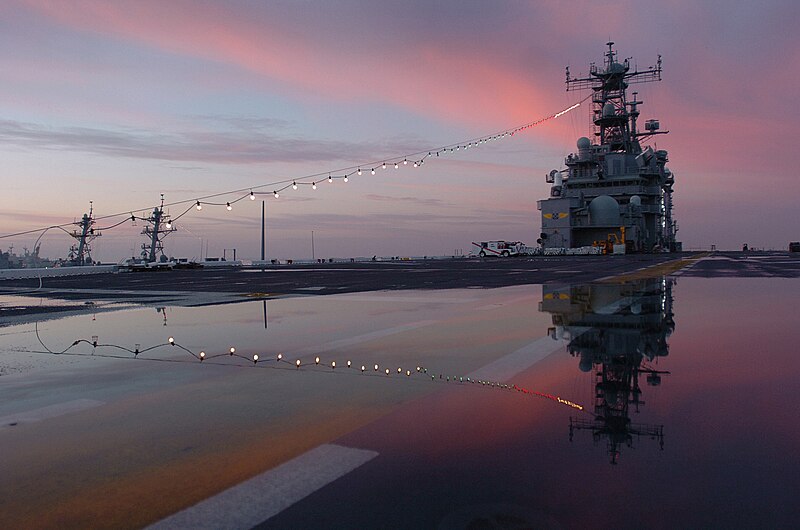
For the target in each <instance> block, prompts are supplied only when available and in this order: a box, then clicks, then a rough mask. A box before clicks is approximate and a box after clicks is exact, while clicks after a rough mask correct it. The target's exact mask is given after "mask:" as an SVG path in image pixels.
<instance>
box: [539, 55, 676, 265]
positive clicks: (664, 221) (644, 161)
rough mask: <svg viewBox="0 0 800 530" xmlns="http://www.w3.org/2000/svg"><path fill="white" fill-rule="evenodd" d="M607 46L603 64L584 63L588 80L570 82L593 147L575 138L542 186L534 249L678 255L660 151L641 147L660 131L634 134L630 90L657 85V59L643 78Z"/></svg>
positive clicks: (654, 127)
mask: <svg viewBox="0 0 800 530" xmlns="http://www.w3.org/2000/svg"><path fill="white" fill-rule="evenodd" d="M613 45H614V43H613V42H608V43H607V46H608V50H607V51H606V53H605V59H604V64H603V66H602V67H599V66H597V65H595V64H594V63H592V64H591V65H590V69H589V76H588V77H571V76H570V72H569V67H567V71H566V85H567V91H574V90H591V91H592V94H591V101H592V112H593V123H594V136H595V140H596V141H595V142H593V141H592V140H590V139H589V138H586V137H582V138H580V139H578V142H577V148H578V150H577V153H572V154H569V155H568V156H567V157H566V159H565V165H566V169H561V170H557V169H554V170H553V171H551V172H550V173H549V174H548V175H547V176H546V180H547V182H548V183H551V184H552V186H551V188H550V197H549V198H548V199H544V200H541V201H539V202H538V208H539V210H540V211H541V215H542V231H541V236H540V239H539V241H538V242H539V243H540V244H541V246H542V248H543V249H545V251H547V250H548V249H569V248H578V247H602V248H603V249H604V250H607V251H612V249H613V251H618V252H621V251H625V252H653V251H679V250H681V244H680V243H679V242H677V241H676V239H675V235H676V233H677V230H678V227H677V224H676V223H675V221H674V219H673V217H672V189H673V185H674V183H675V176H674V175H673V173H672V172H671V171H670V170H669V169H668V168H667V166H666V164H667V161H668V158H667V151H665V150H657V149H653V147H651V146H649V145H648V146H646V147H643V145H642V144H643V143H646V142H647V141H648V140H650V139H651V138H653V137H654V136H656V135H659V134H666V133H667V132H668V131H661V130H660V124H659V122H658V120H654V119H650V120H647V121H646V122H645V123H644V131H640V130H639V125H638V123H637V122H638V119H639V105H641V104H642V101H641V100H639V99H638V98H637V96H638V93H637V92H632V97H629V96H628V87H629V86H630V85H632V84H638V83H648V82H654V81H660V80H661V56H659V57H658V61H657V63H656V64H655V65H654V66H651V67H649V68H647V69H646V70H639V69H637V68H635V67H634V68H632V67H631V64H630V59H624V60H622V61H620V60H619V59H618V57H617V52H616V51H615V50H614V48H613Z"/></svg>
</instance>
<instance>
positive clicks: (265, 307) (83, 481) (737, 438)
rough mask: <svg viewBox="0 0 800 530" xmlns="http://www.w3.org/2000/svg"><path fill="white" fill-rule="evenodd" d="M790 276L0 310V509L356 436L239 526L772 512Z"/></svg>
mask: <svg viewBox="0 0 800 530" xmlns="http://www.w3.org/2000/svg"><path fill="white" fill-rule="evenodd" d="M798 295H800V284H798V282H797V281H796V280H795V279H781V278H770V279H758V278H757V279H744V278H732V279H731V278H724V279H703V278H692V277H685V276H684V277H681V278H678V279H677V280H676V279H670V278H667V279H660V278H659V279H651V280H638V281H632V282H629V283H626V284H622V285H620V284H613V283H606V284H591V285H575V286H563V287H555V286H520V287H509V288H502V289H463V290H446V291H405V292H391V293H389V292H374V293H360V294H347V295H335V296H326V297H313V296H310V297H306V298H291V299H283V300H271V301H269V302H266V303H265V302H264V301H261V300H256V301H252V302H244V303H240V304H229V305H222V306H209V307H201V308H177V307H165V308H159V310H156V309H146V310H142V309H137V310H126V311H119V312H98V313H96V314H95V313H92V312H91V311H89V312H84V313H82V314H79V315H76V316H69V317H66V318H62V319H51V320H47V321H43V322H41V323H39V324H37V325H34V324H22V325H16V326H6V327H2V328H0V369H2V370H3V372H2V373H3V374H4V375H2V376H0V420H2V421H0V449H1V450H2V454H3V455H4V458H3V459H2V460H0V526H3V527H19V526H23V525H28V526H51V527H53V526H61V527H64V526H67V527H69V526H72V527H82V526H87V525H90V524H97V523H98V522H99V523H101V524H102V525H103V526H107V527H139V526H143V525H147V524H150V523H153V522H156V521H158V520H160V519H162V518H164V517H166V516H169V515H170V514H172V513H174V512H176V511H178V510H180V509H183V508H186V507H188V506H191V505H192V504H194V503H196V502H198V501H200V500H202V499H205V498H208V497H213V496H214V495H216V494H218V493H219V492H221V491H223V490H225V489H227V488H229V487H231V486H234V485H236V484H239V483H241V482H242V481H243V480H245V479H247V478H249V477H251V476H254V475H258V474H259V473H262V472H264V471H267V470H269V469H271V468H274V467H275V466H277V465H279V464H281V463H283V462H287V461H290V460H292V459H293V458H295V457H297V456H298V455H301V454H303V453H306V452H307V451H309V450H311V449H313V448H315V447H317V446H319V445H320V444H326V443H335V444H337V445H341V446H343V447H350V448H358V449H365V450H369V451H373V452H375V453H377V455H378V456H376V457H375V458H374V459H372V460H370V461H368V462H367V463H365V464H363V465H361V466H360V467H358V468H356V469H354V470H352V471H350V472H348V473H346V474H344V475H343V476H341V477H339V478H338V479H336V480H334V481H333V482H331V483H329V484H327V485H326V486H324V487H322V488H320V489H317V490H316V491H315V492H314V493H312V494H311V495H309V496H308V497H305V498H303V499H302V500H299V501H298V502H296V503H295V504H293V505H292V506H290V507H289V508H288V509H285V510H284V511H282V512H280V513H279V514H278V515H277V516H275V517H273V518H271V519H269V520H268V521H266V522H264V523H263V527H264V528H298V527H334V526H336V527H354V528H355V527H358V528H375V527H405V528H409V527H420V528H437V527H440V528H491V527H498V528H500V527H505V528H525V527H531V526H532V527H544V528H547V527H553V528H558V527H566V528H570V527H603V528H612V527H613V528H640V527H644V526H646V527H656V528H666V527H675V526H681V527H721V526H733V527H791V526H794V525H795V523H796V521H797V518H798V516H800V508H798V507H797V506H796V503H795V499H794V497H795V492H796V491H798V490H800V478H798V477H800V457H798V454H797V451H796V447H797V446H798V444H799V443H800V426H798V422H797V418H796V416H797V414H796V411H797V406H796V404H795V400H796V397H797V395H800V379H798V377H797V373H798V369H800V359H798V356H797V345H798V344H800V327H798V326H797V317H796V314H795V304H796V300H797V299H798ZM5 302H7V303H11V302H13V301H5ZM265 324H266V325H265ZM37 333H38V338H37ZM169 337H172V338H173V340H174V342H175V343H176V344H177V346H176V345H171V344H170V343H169V341H168V339H169ZM77 339H85V340H86V342H81V343H79V344H77V345H75V346H72V347H71V345H72V343H73V342H74V341H75V340H77ZM40 340H41V342H40ZM94 342H96V343H97V346H94V345H93V343H94ZM231 347H234V348H235V355H233V356H231V355H230V348H231ZM66 348H69V350H68V351H67V352H66V353H65V354H62V355H53V354H49V353H28V352H24V351H23V350H27V351H29V352H31V351H36V352H46V350H47V349H50V350H52V351H61V350H64V349H66ZM148 348H152V349H149V350H148ZM137 350H138V351H139V353H138V354H135V353H134V352H135V351H137ZM145 350H147V351H145ZM200 351H203V352H204V353H205V360H204V361H202V362H201V361H199V352H200ZM70 354H75V355H70ZM92 354H94V355H92ZM255 354H257V355H259V361H258V362H257V363H254V362H253V361H252V359H253V355H255ZM278 354H281V355H282V359H281V361H280V362H279V361H278V360H277V355H278ZM240 355H241V357H240ZM317 357H319V358H320V363H319V364H317V363H316V358H317ZM298 359H299V360H300V361H301V366H300V368H297V367H296V365H295V364H294V363H295V361H296V360H298ZM348 360H349V361H351V364H352V366H351V367H350V368H347V364H346V362H347V361H348ZM332 362H336V367H335V368H332V367H331V363H332ZM375 364H378V365H379V370H378V371H376V370H375V369H374V365H375ZM362 365H364V366H365V372H363V373H362V372H361V366H362ZM417 367H420V368H421V369H422V370H421V371H417ZM386 368H389V369H390V374H389V375H387V374H386V373H385V371H384V370H385V369H386ZM398 368H401V373H400V374H398V372H397V369H398ZM406 370H408V372H409V373H410V375H406V373H407V372H406ZM425 370H427V373H426V372H425ZM486 383H488V384H486ZM492 383H495V384H497V383H500V384H502V385H505V384H508V385H510V386H509V388H505V386H492ZM523 390H524V391H523ZM565 402H571V403H576V404H580V405H581V406H582V407H583V410H578V409H576V408H574V407H571V406H569V405H568V404H567V403H565ZM12 424H13V425H12ZM265 502H266V500H265ZM231 509H235V507H234V506H231Z"/></svg>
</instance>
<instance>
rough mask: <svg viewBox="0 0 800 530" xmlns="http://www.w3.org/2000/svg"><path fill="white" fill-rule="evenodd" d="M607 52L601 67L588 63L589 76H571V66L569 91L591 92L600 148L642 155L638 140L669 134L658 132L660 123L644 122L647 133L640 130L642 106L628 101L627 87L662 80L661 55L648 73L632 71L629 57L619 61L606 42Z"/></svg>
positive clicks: (567, 71)
mask: <svg viewBox="0 0 800 530" xmlns="http://www.w3.org/2000/svg"><path fill="white" fill-rule="evenodd" d="M606 45H607V46H608V51H606V54H605V60H604V64H603V67H602V68H598V67H597V65H596V64H595V63H589V77H577V78H573V77H571V76H570V72H569V67H567V69H566V74H567V75H566V85H567V91H568V92H571V91H576V90H587V89H591V90H592V91H593V92H594V94H593V95H592V110H593V113H594V120H593V121H594V126H595V136H597V137H598V138H599V140H600V144H601V145H608V146H609V150H610V151H627V152H633V153H637V154H638V153H641V151H642V148H641V146H640V144H639V141H638V139H639V138H643V137H647V136H653V135H656V134H667V133H668V132H669V131H659V130H658V129H659V124H658V121H657V120H648V121H647V122H646V123H645V132H643V133H640V132H639V131H638V130H637V126H636V120H637V119H638V117H639V111H638V106H639V105H640V104H641V103H642V101H639V100H637V99H636V96H637V92H634V93H633V99H632V100H631V101H628V97H627V88H628V87H629V86H630V85H634V84H639V83H652V82H655V81H661V55H659V56H658V61H657V62H656V64H655V65H653V66H651V67H649V68H648V69H647V70H638V69H634V70H633V71H632V70H631V66H630V58H627V59H625V60H624V61H622V62H619V61H618V60H617V52H616V51H614V48H613V46H614V43H613V42H607V43H606Z"/></svg>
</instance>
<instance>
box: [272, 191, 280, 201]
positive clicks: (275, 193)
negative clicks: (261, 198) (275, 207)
mask: <svg viewBox="0 0 800 530" xmlns="http://www.w3.org/2000/svg"><path fill="white" fill-rule="evenodd" d="M272 194H273V195H275V198H276V199H277V198H278V197H280V195H278V192H277V191H273V192H272Z"/></svg>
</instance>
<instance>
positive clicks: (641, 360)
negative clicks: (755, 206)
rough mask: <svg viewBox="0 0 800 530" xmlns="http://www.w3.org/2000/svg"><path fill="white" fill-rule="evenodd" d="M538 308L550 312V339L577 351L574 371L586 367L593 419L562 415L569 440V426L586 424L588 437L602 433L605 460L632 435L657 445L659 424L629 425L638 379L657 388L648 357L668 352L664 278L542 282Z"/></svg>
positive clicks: (668, 299) (670, 326)
mask: <svg viewBox="0 0 800 530" xmlns="http://www.w3.org/2000/svg"><path fill="white" fill-rule="evenodd" d="M541 309H542V311H547V312H549V313H552V317H553V324H554V327H553V328H551V329H550V330H549V333H550V336H551V337H553V338H554V339H565V340H568V341H569V346H568V348H569V352H570V354H571V355H573V356H576V357H579V358H580V361H579V366H580V369H581V370H582V371H584V372H589V371H592V370H594V374H595V394H594V395H595V402H594V414H593V415H594V418H593V419H590V420H587V419H583V418H570V440H571V439H572V436H573V432H574V431H575V430H583V429H586V430H590V431H592V433H593V436H594V439H595V441H599V440H601V439H605V440H606V443H607V445H608V452H609V455H610V457H611V462H612V463H616V462H617V459H618V457H619V453H620V449H621V447H622V446H623V445H627V446H628V447H632V445H633V438H634V436H637V437H638V436H649V437H651V438H653V439H656V440H658V441H659V444H660V446H662V447H663V443H664V432H663V426H662V425H647V424H641V423H633V422H632V421H631V418H630V413H631V410H630V408H631V405H632V406H633V408H634V411H635V412H637V413H638V412H639V407H640V406H641V405H644V401H643V400H642V399H641V395H642V390H641V387H640V386H639V377H640V376H641V375H642V374H647V384H649V385H651V386H657V385H659V384H660V383H661V374H664V373H667V372H663V371H659V370H655V369H654V368H652V367H651V366H650V365H649V363H650V362H652V361H654V360H656V359H657V358H658V357H664V356H666V355H667V354H668V353H669V346H668V345H667V337H668V336H669V335H670V333H672V331H673V330H674V329H675V322H674V320H673V313H672V282H671V281H670V280H667V279H650V280H640V281H636V282H633V283H627V284H592V285H583V286H573V287H562V288H553V287H550V286H545V287H544V294H543V300H542V304H541Z"/></svg>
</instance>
